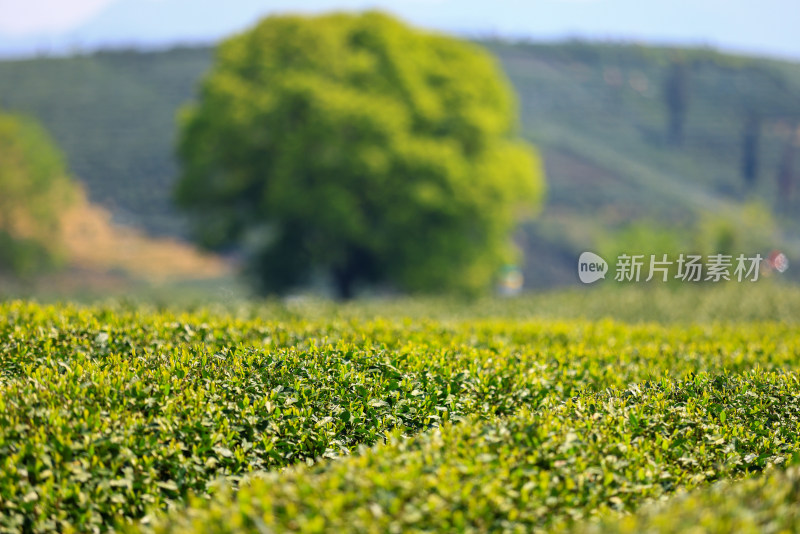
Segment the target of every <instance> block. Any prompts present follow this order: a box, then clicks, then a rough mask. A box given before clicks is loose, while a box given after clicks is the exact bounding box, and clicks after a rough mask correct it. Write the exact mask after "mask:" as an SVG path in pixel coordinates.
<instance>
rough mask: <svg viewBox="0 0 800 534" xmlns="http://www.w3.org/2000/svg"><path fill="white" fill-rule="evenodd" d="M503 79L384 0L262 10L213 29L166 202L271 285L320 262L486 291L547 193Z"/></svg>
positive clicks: (269, 288) (342, 279) (407, 282)
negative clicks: (240, 253) (321, 8)
mask: <svg viewBox="0 0 800 534" xmlns="http://www.w3.org/2000/svg"><path fill="white" fill-rule="evenodd" d="M516 129H517V113H516V106H515V99H514V96H513V93H512V91H511V90H510V86H509V84H508V82H507V81H506V79H505V78H504V76H503V75H502V72H501V70H500V69H499V68H498V66H497V65H496V64H495V62H494V60H493V59H492V57H491V56H490V55H489V54H488V53H486V52H485V51H483V50H482V49H481V48H479V47H478V46H476V45H473V44H469V43H465V42H462V41H459V40H456V39H454V38H450V37H447V36H443V35H438V34H431V33H425V32H422V31H418V30H415V29H412V28H409V27H408V26H406V25H404V24H403V23H401V22H399V21H397V20H395V19H393V18H391V17H389V16H387V15H384V14H381V13H376V12H368V13H364V14H358V15H353V14H339V13H337V14H330V15H325V16H319V17H302V16H273V17H269V18H266V19H264V20H263V21H262V22H261V23H259V24H258V25H257V26H256V27H254V28H253V29H251V30H249V31H247V32H245V33H242V34H240V35H236V36H234V37H232V38H230V39H228V40H227V41H225V42H223V43H222V44H221V45H220V46H219V48H218V50H217V52H216V58H215V61H214V64H213V67H212V69H211V71H210V72H209V73H208V75H207V76H206V77H205V79H204V81H203V82H202V85H201V88H200V91H199V97H198V100H197V101H196V103H194V104H193V105H191V106H190V107H188V108H187V109H185V110H184V113H183V115H182V122H181V127H180V138H179V147H178V153H179V156H180V159H181V162H182V166H183V167H182V168H183V173H182V177H181V180H180V182H179V184H178V188H177V199H178V202H179V204H180V205H181V206H183V207H184V208H185V209H186V210H187V211H188V212H189V214H190V216H191V219H192V221H193V224H194V229H195V231H196V235H197V237H198V239H199V241H200V242H201V243H202V244H203V245H205V246H207V247H210V248H217V249H220V248H229V247H235V248H238V249H241V250H244V251H245V253H246V254H247V258H248V262H247V264H248V271H249V272H250V273H251V275H252V277H253V279H254V280H255V281H256V282H257V283H258V285H259V287H260V289H262V290H263V291H265V292H274V291H277V292H280V291H284V290H286V289H289V288H292V287H295V286H297V285H299V284H303V283H306V282H308V280H309V279H310V278H311V277H313V276H314V275H316V274H319V273H322V274H327V275H328V276H330V277H331V278H332V281H333V283H334V285H335V287H336V288H337V289H338V292H339V293H340V295H341V296H344V297H347V296H350V295H351V293H352V291H353V288H354V287H355V285H357V284H359V283H370V282H378V283H388V284H391V285H394V286H396V287H399V288H402V289H405V290H411V291H441V290H463V291H479V290H481V289H484V288H486V287H487V286H488V285H489V284H490V282H491V281H492V279H493V277H494V276H495V275H496V273H497V272H498V270H499V268H500V267H501V266H502V265H503V264H504V263H506V262H508V261H511V260H512V259H513V257H514V250H513V247H512V244H511V241H510V232H511V230H512V229H513V227H514V225H515V222H516V221H517V220H518V219H519V218H520V217H522V216H526V215H530V214H532V213H533V212H534V211H535V209H536V207H537V206H538V204H539V201H540V197H541V194H542V191H543V186H544V182H543V174H542V170H541V164H540V162H539V158H538V155H537V154H536V152H535V150H534V149H533V148H532V147H530V146H529V145H527V144H526V143H524V142H522V141H520V140H519V139H517V138H516Z"/></svg>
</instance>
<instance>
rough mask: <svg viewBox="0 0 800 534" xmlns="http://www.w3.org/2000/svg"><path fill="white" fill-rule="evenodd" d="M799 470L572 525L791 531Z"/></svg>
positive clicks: (750, 533)
mask: <svg viewBox="0 0 800 534" xmlns="http://www.w3.org/2000/svg"><path fill="white" fill-rule="evenodd" d="M798 488H800V468H798V467H797V466H793V467H790V468H789V469H787V470H786V471H782V470H779V469H774V470H769V471H768V473H767V474H766V475H764V476H761V477H755V478H749V479H746V480H743V481H730V480H724V481H721V482H718V483H716V484H714V485H713V486H711V487H710V488H704V489H702V490H698V491H695V492H691V493H686V492H681V493H680V494H679V495H676V496H675V497H673V498H672V499H670V500H668V501H666V502H661V503H658V504H654V505H651V506H647V507H645V508H644V509H643V510H641V511H639V512H638V513H636V514H635V515H632V516H627V517H614V516H611V517H607V518H604V519H603V520H602V521H599V522H597V523H594V522H592V523H589V522H587V523H582V524H579V525H576V526H575V527H574V528H573V529H572V531H573V532H583V533H587V534H589V533H599V532H603V533H609V534H616V533H620V534H621V533H637V534H638V533H662V534H668V533H671V532H675V533H677V532H689V531H691V532H698V533H704V534H706V533H707V534H723V533H728V534H734V533H736V534H738V533H741V534H762V533H768V534H773V533H779V532H781V533H783V532H797V531H798V530H800V517H798V507H797V500H798Z"/></svg>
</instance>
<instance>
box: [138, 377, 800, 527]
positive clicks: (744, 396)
mask: <svg viewBox="0 0 800 534" xmlns="http://www.w3.org/2000/svg"><path fill="white" fill-rule="evenodd" d="M798 389H800V387H799V386H798V383H797V376H796V375H794V374H793V375H783V376H777V375H770V374H765V373H753V374H745V375H744V376H742V377H740V378H735V379H732V378H729V377H726V376H717V377H714V378H711V377H708V376H699V375H698V376H693V377H689V378H687V379H686V380H684V381H674V382H673V381H668V380H663V381H656V382H655V383H653V382H646V383H644V384H641V385H638V384H637V385H633V386H631V387H630V388H627V389H624V390H618V391H605V392H602V393H599V394H582V395H578V396H577V397H576V398H573V399H569V400H566V401H564V402H559V403H556V404H555V406H552V407H550V406H546V407H538V408H537V409H535V410H528V409H526V408H523V409H522V410H521V412H520V413H519V414H518V415H516V416H514V417H512V418H509V419H505V420H503V419H500V420H492V421H490V422H469V423H465V424H461V425H450V424H446V425H443V426H442V428H441V429H439V430H438V431H434V432H431V433H428V434H426V435H424V436H421V437H419V438H416V439H412V440H403V439H398V438H393V439H391V440H390V441H389V443H387V444H386V445H384V446H381V447H377V448H374V449H372V450H370V451H366V452H363V453H362V454H360V455H358V456H355V457H352V458H348V459H346V460H343V461H341V462H336V463H330V464H325V465H322V466H319V467H315V468H312V469H307V468H304V467H297V468H293V469H289V470H287V471H284V472H283V473H280V474H278V473H275V474H268V475H259V476H255V477H253V478H252V479H251V480H249V481H248V484H247V485H245V486H244V487H242V488H241V489H240V491H239V493H238V495H237V496H236V497H235V498H232V497H231V495H230V494H229V493H223V494H222V495H218V496H217V497H216V498H215V499H213V500H212V501H207V500H202V499H193V500H192V501H190V506H189V508H188V510H187V511H186V512H180V513H173V514H170V515H169V517H168V518H167V519H165V520H163V521H159V522H157V523H156V526H155V528H152V529H150V528H146V529H144V530H145V531H152V532H159V533H163V532H176V533H183V532H186V533H188V532H196V531H197V530H200V529H202V530H203V531H205V532H231V533H233V532H263V531H281V532H283V531H286V532H292V531H303V532H374V533H380V532H408V531H414V532H421V531H424V532H453V531H459V532H461V531H468V532H484V531H499V532H530V531H532V530H533V529H537V528H539V529H541V528H542V527H552V526H554V525H558V522H559V520H561V521H563V522H567V523H568V522H569V521H571V520H575V519H582V518H583V517H586V516H587V515H590V514H592V513H598V512H606V513H607V511H608V510H618V511H621V510H627V509H630V507H632V506H635V505H636V504H638V503H639V502H641V501H643V500H644V499H650V498H658V497H661V496H663V495H665V494H666V493H668V492H670V491H671V490H673V489H674V488H676V487H683V488H691V487H696V486H698V485H700V484H703V483H704V482H705V481H706V480H714V479H716V478H717V477H720V476H723V477H724V476H731V475H735V474H736V473H742V472H747V471H748V470H760V469H762V468H763V467H764V466H765V465H767V464H769V465H772V464H781V463H783V462H784V461H786V460H787V459H788V458H789V457H791V455H792V454H793V453H795V452H796V451H797V450H798V447H799V446H800V443H798V441H797V434H796V432H797V429H798V426H799V425H800V406H798V403H797V401H796V395H797V393H798ZM760 395H765V396H769V397H770V401H768V402H764V401H761V400H758V397H759V396H760ZM758 414H761V416H762V417H768V418H770V419H772V420H774V423H775V424H773V425H771V426H769V427H767V426H766V425H764V423H763V422H762V421H758V420H756V419H755V418H756V417H758V416H759V415H758ZM773 418H775V419H773ZM387 474H391V476H387Z"/></svg>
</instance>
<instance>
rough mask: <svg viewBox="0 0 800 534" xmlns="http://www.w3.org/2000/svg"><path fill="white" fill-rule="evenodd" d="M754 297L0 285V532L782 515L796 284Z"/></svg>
mask: <svg viewBox="0 0 800 534" xmlns="http://www.w3.org/2000/svg"><path fill="white" fill-rule="evenodd" d="M766 293H767V294H766V295H765V296H762V297H761V298H762V299H765V300H764V302H763V303H762V306H763V313H761V314H760V315H761V316H762V317H763V319H766V320H757V319H753V318H750V317H749V316H748V317H746V319H747V320H742V316H741V314H739V312H736V311H735V309H734V307H729V308H728V309H729V310H734V311H730V312H729V313H730V317H728V318H727V319H726V318H725V317H723V318H721V319H720V318H716V317H713V318H709V319H708V320H706V319H705V318H702V317H701V318H700V319H697V316H696V315H695V316H692V312H693V311H697V310H699V309H700V308H699V307H698V306H691V305H690V303H686V302H685V303H684V304H683V306H684V308H683V309H684V311H685V312H686V314H687V316H688V317H689V318H690V319H692V320H687V321H683V322H681V321H673V320H671V319H670V320H658V321H650V322H637V321H630V320H628V321H620V320H617V319H599V318H586V317H584V318H581V317H579V316H578V315H580V314H573V315H575V316H574V317H572V318H569V319H559V318H557V316H562V317H568V316H570V315H571V314H569V313H566V312H563V313H562V311H563V310H556V311H555V312H554V313H553V314H549V313H547V312H546V308H547V302H548V301H547V300H546V299H545V300H539V301H536V300H533V301H532V300H527V301H526V300H521V301H495V302H494V303H493V304H492V306H487V305H482V304H480V305H474V304H473V305H463V306H462V305H459V304H455V305H450V306H440V307H438V308H437V307H436V306H433V305H429V304H430V303H428V304H426V305H425V306H421V305H420V306H418V308H420V309H421V308H426V309H428V310H433V311H432V312H431V313H428V314H422V313H419V312H418V309H417V308H415V307H414V305H413V304H412V303H409V305H408V306H403V305H397V304H395V305H388V304H387V305H386V306H383V307H382V306H381V305H380V304H376V303H374V302H373V303H362V304H359V303H356V304H354V305H349V306H343V307H337V306H334V305H330V304H324V303H320V304H319V305H316V304H314V303H311V304H310V305H305V307H302V306H301V307H299V308H298V307H297V306H295V307H292V306H290V305H284V304H279V303H272V304H265V305H242V306H240V307H236V306H232V307H229V308H228V309H224V310H223V309H213V308H196V309H193V310H192V311H180V310H177V309H161V310H158V309H154V308H152V307H148V306H146V305H132V304H127V305H121V304H107V305H91V306H77V305H41V304H35V303H30V302H23V301H12V302H6V303H2V304H0V317H2V320H0V532H49V531H78V532H103V531H108V530H119V529H121V530H125V531H128V532H199V531H203V532H259V533H263V532H285V531H301V532H337V533H345V532H375V533H383V532H532V531H555V532H565V531H566V532H606V531H610V532H682V531H687V530H688V529H690V528H695V527H696V528H700V529H701V530H699V531H700V532H704V531H709V532H747V531H751V532H770V531H771V532H785V531H798V530H800V513H798V503H799V502H800V489H799V488H800V475H798V471H797V469H796V468H795V467H794V464H798V465H800V455H798V452H800V433H799V432H798V431H800V374H798V371H799V370H800V330H798V328H797V324H796V321H795V317H800V316H797V315H793V313H794V310H796V306H797V304H798V303H800V296H798V293H797V291H788V290H784V289H778V290H775V291H771V292H766ZM712 296H713V295H712ZM713 297H714V298H718V299H722V300H720V301H719V302H723V301H725V299H729V298H730V299H733V300H730V302H734V301H736V298H738V297H736V298H734V297H727V296H725V295H722V296H713ZM598 298H600V299H601V300H602V301H604V302H605V303H606V304H607V305H608V306H610V308H609V309H612V310H613V309H614V306H615V301H614V298H616V297H607V296H601V297H598ZM618 298H619V299H627V298H629V297H628V296H624V295H623V296H621V297H618ZM658 298H659V295H653V294H650V295H645V296H640V298H639V301H641V302H644V303H646V302H648V301H650V302H653V301H654V299H655V300H658ZM664 298H667V297H666V296H664ZM669 298H673V299H676V300H675V303H676V305H681V304H680V303H679V302H678V301H680V298H679V297H674V296H673V297H669ZM692 298H694V297H692ZM569 299H570V297H568V296H567V297H564V298H563V299H561V301H562V302H563V301H565V300H566V301H569ZM740 300H741V299H740ZM787 301H788V303H787ZM619 302H622V301H621V300H620V301H619ZM619 302H617V304H619ZM725 302H727V301H725ZM640 306H642V307H646V304H640ZM654 306H656V305H655V304H654ZM380 310H384V311H385V313H383V314H381V313H380ZM628 310H630V308H628ZM655 319H659V318H658V317H655ZM693 532H695V531H693Z"/></svg>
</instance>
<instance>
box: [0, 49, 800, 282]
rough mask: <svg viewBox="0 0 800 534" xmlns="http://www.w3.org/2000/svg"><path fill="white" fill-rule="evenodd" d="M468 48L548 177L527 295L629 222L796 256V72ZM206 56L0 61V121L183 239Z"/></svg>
mask: <svg viewBox="0 0 800 534" xmlns="http://www.w3.org/2000/svg"><path fill="white" fill-rule="evenodd" d="M482 44H484V45H485V46H486V47H487V48H489V49H490V50H491V51H492V52H493V53H494V54H495V55H496V56H497V57H498V59H499V61H500V63H501V64H502V66H503V67H504V68H505V70H506V72H507V74H508V76H509V78H510V79H511V81H512V82H513V84H514V86H515V87H516V89H517V92H518V94H519V100H520V114H521V128H522V130H523V133H524V135H525V136H526V137H527V138H529V139H531V140H532V141H533V142H535V143H536V144H537V145H538V146H539V147H540V148H541V149H542V152H543V154H544V157H545V162H546V166H547V172H548V189H549V191H548V203H547V206H546V208H545V210H544V212H543V213H542V215H541V217H540V218H539V219H538V220H537V221H536V222H535V223H532V224H528V225H526V226H525V227H523V228H522V229H521V231H520V233H519V240H520V243H521V245H522V246H523V247H524V248H525V249H526V253H527V256H528V267H527V272H526V280H527V281H528V284H529V285H534V286H535V285H545V284H553V283H569V282H572V281H574V274H573V269H572V264H573V262H574V260H575V257H576V254H577V253H578V252H580V251H581V250H583V249H586V248H597V247H601V246H606V247H610V246H611V245H609V244H608V243H612V244H613V242H614V239H615V238H614V237H613V236H614V235H616V234H615V232H616V231H617V230H619V229H624V228H625V226H626V225H627V224H628V223H629V222H630V221H646V222H648V224H649V225H650V226H652V227H654V228H659V229H666V230H665V231H666V232H672V233H673V234H674V235H675V236H677V239H678V241H680V244H681V246H683V247H686V246H699V245H698V243H699V242H701V241H702V240H703V239H705V240H706V241H708V240H709V239H711V240H712V241H713V240H714V239H716V238H715V237H714V235H712V236H711V237H708V236H705V234H704V232H705V233H708V232H712V234H713V231H714V228H717V227H718V226H719V225H716V226H715V221H717V220H722V221H723V223H724V224H722V223H721V224H722V226H725V224H727V225H728V226H731V227H732V228H734V230H735V231H736V232H738V233H742V234H747V235H745V236H744V237H743V238H742V239H740V240H739V241H737V243H739V244H740V245H741V244H742V243H762V242H763V241H764V240H763V239H762V241H758V239H761V238H763V236H767V239H766V241H767V242H763V244H762V245H760V246H761V247H763V249H766V250H769V249H770V248H773V247H783V248H785V249H787V250H788V251H789V255H790V258H791V257H798V251H799V250H800V245H798V241H797V239H796V238H794V237H792V234H791V229H792V228H794V227H796V225H797V223H798V222H800V216H798V212H799V211H800V210H798V207H800V194H798V192H796V191H793V189H796V188H797V186H798V185H800V184H796V183H795V182H796V181H797V180H798V178H797V177H796V176H795V175H797V174H799V173H800V170H795V169H794V168H793V167H794V166H798V167H800V164H798V163H795V162H794V160H795V159H797V158H796V157H795V154H794V152H795V150H794V148H793V147H796V146H797V145H798V134H797V130H798V123H800V65H799V64H794V63H789V62H782V61H775V60H768V59H760V58H748V57H739V56H731V55H727V54H722V53H718V52H715V51H712V50H705V49H670V48H655V47H645V46H638V45H621V44H590V43H582V42H567V43H561V44H533V43H508V42H501V41H491V42H484V43H482ZM212 54H213V53H212V50H211V49H208V48H178V49H173V50H168V51H161V52H137V51H114V52H100V53H95V54H91V55H82V56H76V57H68V58H37V59H27V60H17V61H4V62H0V108H5V109H9V110H13V111H17V112H25V113H28V114H30V115H33V116H35V117H37V118H38V119H39V120H40V121H41V122H42V123H43V124H44V125H45V126H46V127H48V128H49V129H50V130H51V132H52V134H53V136H54V137H55V139H56V140H57V142H58V143H59V144H60V145H61V146H62V148H63V149H64V151H65V152H66V154H67V157H68V161H69V164H70V166H71V169H72V171H73V173H74V174H75V175H77V176H78V177H80V178H81V179H82V180H83V181H84V182H85V183H86V185H87V188H88V190H89V193H90V197H91V199H92V200H94V201H97V202H100V203H101V204H103V205H105V206H107V207H109V208H110V209H111V210H112V212H113V213H114V214H115V217H116V218H117V220H118V221H120V222H123V223H127V224H131V225H135V226H139V227H142V228H144V229H146V230H148V231H149V232H151V233H154V234H171V235H183V234H184V233H185V225H184V221H183V220H182V218H181V217H180V216H179V215H178V214H177V213H176V212H175V211H174V209H173V207H172V205H171V201H170V195H171V191H172V184H173V183H174V181H175V179H176V175H177V166H176V164H175V161H174V158H173V152H172V147H173V139H174V135H175V131H176V129H175V117H176V113H177V111H178V109H179V108H180V106H181V105H182V104H183V103H185V102H187V101H188V100H189V99H191V98H192V94H193V91H194V89H195V87H196V84H197V81H198V79H199V78H200V77H201V76H202V75H203V73H204V72H205V70H206V69H207V68H208V67H209V65H210V62H211V58H212ZM668 95H671V101H672V108H673V109H674V110H676V111H675V113H674V114H673V117H675V118H674V120H673V121H672V122H670V113H669V111H668V110H669V109H670V104H669V102H670V96H668ZM681 110H683V112H681ZM670 124H671V125H672V127H670ZM748 147H749V149H748ZM748 152H749V154H750V156H749V158H748V156H747V155H746V154H748ZM754 201H757V202H758V203H760V204H762V205H763V206H765V207H766V208H767V209H766V210H762V211H763V212H766V213H769V212H771V213H772V217H773V218H774V222H775V224H776V227H777V228H778V231H777V232H770V230H769V228H766V227H768V226H769V223H770V221H769V217H767V219H766V221H761V223H753V224H749V223H747V221H746V219H747V215H746V214H747V213H749V212H748V211H747V210H750V211H752V208H753V206H752V204H753V202H754ZM762 219H763V217H762ZM726 221H727V222H726ZM742 221H745V222H744V223H742ZM740 223H741V224H740ZM759 224H761V226H764V227H765V228H754V226H758V225H759ZM709 228H710V229H711V230H709ZM610 236H611V237H610ZM704 236H705V237H704ZM748 239H749V240H748ZM617 242H619V240H617ZM603 243H605V244H606V245H603ZM763 249H759V250H758V252H763ZM664 252H671V251H670V250H665V251H664ZM753 252H756V251H753Z"/></svg>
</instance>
